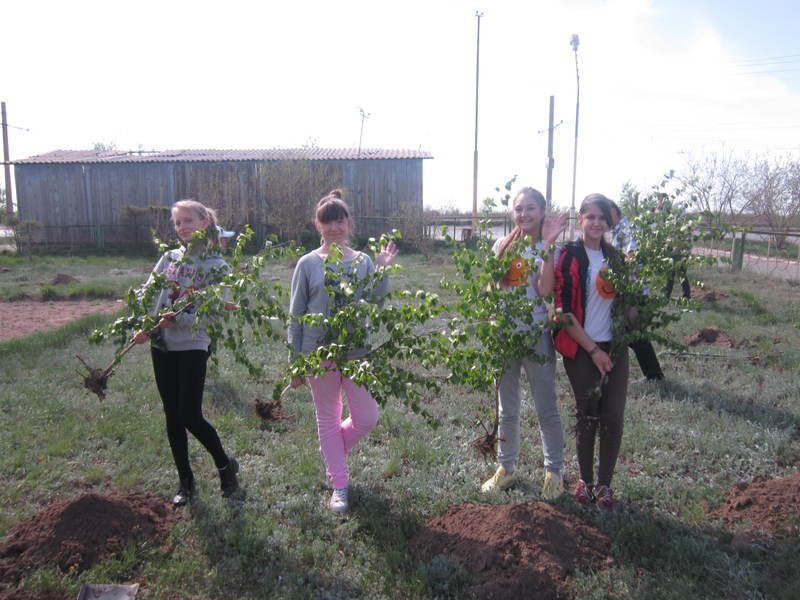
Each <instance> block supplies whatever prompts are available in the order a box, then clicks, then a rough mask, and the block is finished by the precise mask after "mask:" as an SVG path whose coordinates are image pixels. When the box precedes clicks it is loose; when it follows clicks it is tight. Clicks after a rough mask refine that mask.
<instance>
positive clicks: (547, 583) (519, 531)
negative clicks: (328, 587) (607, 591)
mask: <svg viewBox="0 0 800 600" xmlns="http://www.w3.org/2000/svg"><path fill="white" fill-rule="evenodd" d="M610 546H611V542H610V540H609V539H608V537H607V536H606V535H605V534H603V533H601V532H600V531H598V530H597V529H595V528H593V527H591V526H589V525H587V524H586V523H584V522H583V521H582V520H581V519H579V518H578V517H575V516H572V515H568V514H566V513H563V512H561V511H560V510H559V509H558V508H556V507H554V506H551V505H550V504H546V503H544V502H527V503H520V504H508V505H501V506H492V505H488V504H467V503H465V504H457V505H454V506H452V507H450V509H449V510H448V511H447V512H446V513H445V514H443V515H441V516H438V517H433V518H431V519H430V520H429V521H428V523H427V524H426V526H425V527H423V528H422V529H421V530H420V531H419V532H418V533H417V534H416V535H415V536H414V538H413V539H412V540H411V542H410V543H409V550H410V551H411V553H412V555H414V556H416V557H417V558H420V559H423V560H431V559H432V558H434V557H435V556H438V555H444V556H446V557H447V559H448V560H449V562H450V563H451V564H454V565H458V566H460V567H461V568H463V569H464V570H465V571H466V572H467V573H470V574H471V575H473V576H474V577H475V584H474V585H473V586H472V587H471V588H470V589H469V590H468V593H469V594H471V595H472V596H474V597H476V598H493V599H495V600H504V599H509V600H510V599H517V598H530V597H532V596H531V593H532V590H536V598H559V597H563V596H564V594H565V593H566V590H565V579H566V577H567V576H568V575H570V574H571V573H573V572H574V571H575V570H577V569H592V570H598V569H602V568H604V567H607V566H609V565H611V564H612V563H613V558H612V557H611V556H610V554H609V551H610Z"/></svg>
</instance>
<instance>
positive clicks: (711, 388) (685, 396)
mask: <svg viewBox="0 0 800 600" xmlns="http://www.w3.org/2000/svg"><path fill="white" fill-rule="evenodd" d="M657 394H658V397H659V398H661V399H673V398H675V399H679V400H683V401H686V402H692V403H694V404H699V405H701V406H704V407H705V408H706V409H708V410H711V411H719V412H725V413H727V414H729V415H733V416H735V417H739V418H742V419H746V420H748V421H753V422H755V423H758V424H759V425H762V426H764V427H768V428H781V429H783V428H795V427H798V426H800V416H798V415H796V414H794V413H792V412H789V411H787V410H784V409H782V408H777V407H774V406H766V405H764V404H763V403H758V402H757V401H756V399H755V398H754V397H753V396H750V395H748V396H744V395H738V394H736V393H734V392H732V391H731V390H729V389H725V388H721V387H719V386H717V385H715V384H713V383H710V382H708V381H703V382H700V383H698V384H696V385H686V384H684V383H681V382H679V381H674V380H672V379H666V380H664V381H662V382H660V383H659V387H658V392H657Z"/></svg>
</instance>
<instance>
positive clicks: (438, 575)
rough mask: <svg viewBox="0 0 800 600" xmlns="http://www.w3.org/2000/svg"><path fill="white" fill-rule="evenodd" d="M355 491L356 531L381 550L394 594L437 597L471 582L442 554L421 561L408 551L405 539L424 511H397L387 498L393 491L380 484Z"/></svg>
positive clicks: (454, 592) (457, 591)
mask: <svg viewBox="0 0 800 600" xmlns="http://www.w3.org/2000/svg"><path fill="white" fill-rule="evenodd" d="M355 492H356V494H355V496H354V505H355V507H354V510H353V519H357V521H358V531H359V532H360V533H361V534H363V535H366V536H368V537H370V538H371V539H372V542H373V546H374V548H375V549H376V550H377V551H378V552H380V554H381V560H382V561H383V563H384V568H385V573H387V581H388V582H390V583H392V582H394V584H395V586H396V587H395V588H394V595H396V597H406V596H412V595H416V594H419V593H422V592H428V593H431V594H433V596H431V597H437V598H460V597H464V596H463V592H464V590H465V589H466V588H467V587H468V586H469V585H470V584H471V583H473V581H472V579H471V576H470V574H469V573H466V572H465V571H464V570H463V569H462V568H460V567H458V566H457V565H454V564H452V563H451V562H449V561H448V560H447V558H446V557H443V556H439V557H434V558H433V559H432V560H431V561H428V563H427V564H423V563H420V561H418V560H417V559H415V558H414V557H412V556H411V555H410V554H409V551H408V543H409V541H410V540H411V538H412V537H414V534H416V533H417V531H418V530H419V528H420V527H422V526H423V525H424V517H425V516H424V515H422V514H420V513H418V512H414V511H412V510H401V511H400V512H397V511H396V510H395V509H394V507H393V505H392V503H391V502H390V501H389V500H387V498H390V497H392V495H393V494H392V493H391V492H388V491H384V490H383V488H382V487H381V486H380V485H371V486H356V487H355ZM409 506H418V505H417V504H415V503H409ZM404 592H406V593H404Z"/></svg>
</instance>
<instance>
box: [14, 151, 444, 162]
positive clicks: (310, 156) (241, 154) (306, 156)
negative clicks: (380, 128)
mask: <svg viewBox="0 0 800 600" xmlns="http://www.w3.org/2000/svg"><path fill="white" fill-rule="evenodd" d="M425 158H433V157H432V156H431V154H430V152H427V151H425V150H391V149H384V148H361V150H358V149H357V148H272V149H269V150H160V151H147V150H143V151H129V152H125V151H120V150H113V151H104V152H96V151H94V150H54V151H53V152H48V153H46V154H38V155H36V156H31V157H29V158H24V159H22V160H16V161H14V164H18V165H27V164H64V163H141V162H145V163H147V162H219V161H246V160H387V159H425Z"/></svg>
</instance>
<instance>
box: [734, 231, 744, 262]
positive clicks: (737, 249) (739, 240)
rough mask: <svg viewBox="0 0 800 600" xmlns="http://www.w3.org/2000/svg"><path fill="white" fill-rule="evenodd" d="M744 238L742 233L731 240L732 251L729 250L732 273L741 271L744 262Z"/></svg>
mask: <svg viewBox="0 0 800 600" xmlns="http://www.w3.org/2000/svg"><path fill="white" fill-rule="evenodd" d="M744 238H745V234H744V231H742V233H741V237H734V238H733V250H731V270H732V271H741V270H742V263H743V262H744Z"/></svg>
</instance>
